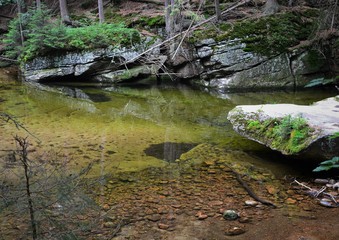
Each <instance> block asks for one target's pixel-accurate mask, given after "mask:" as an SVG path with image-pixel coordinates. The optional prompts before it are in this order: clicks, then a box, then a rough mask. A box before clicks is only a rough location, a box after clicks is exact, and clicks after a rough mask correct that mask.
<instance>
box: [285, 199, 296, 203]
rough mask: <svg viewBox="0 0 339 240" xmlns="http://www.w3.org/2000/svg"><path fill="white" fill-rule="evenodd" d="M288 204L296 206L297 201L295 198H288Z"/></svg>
mask: <svg viewBox="0 0 339 240" xmlns="http://www.w3.org/2000/svg"><path fill="white" fill-rule="evenodd" d="M285 202H286V203H287V204H295V203H296V202H297V200H295V199H293V198H287V199H286V201H285Z"/></svg>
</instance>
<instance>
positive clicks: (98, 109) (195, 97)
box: [0, 84, 335, 175]
mask: <svg viewBox="0 0 339 240" xmlns="http://www.w3.org/2000/svg"><path fill="white" fill-rule="evenodd" d="M59 88H60V86H59ZM67 88H68V89H71V91H73V92H78V93H80V92H81V95H82V96H86V97H83V98H75V97H68V96H65V95H63V94H60V93H58V92H50V91H43V90H37V89H35V88H32V87H29V86H22V85H13V86H10V87H8V86H7V87H0V99H1V101H0V111H4V112H6V113H9V114H12V115H14V116H17V117H18V119H19V121H20V122H21V123H22V124H24V125H25V127H26V128H27V129H29V130H30V132H32V133H34V135H36V136H37V137H38V138H39V139H40V140H41V144H39V146H38V147H37V148H36V149H35V151H36V152H37V153H42V152H45V151H49V150H54V151H59V152H60V153H62V154H63V155H64V156H65V157H67V158H69V159H70V160H71V162H72V163H73V166H79V167H80V166H86V164H88V163H90V162H93V161H96V162H100V166H98V167H97V168H95V169H94V171H93V174H98V175H104V174H108V173H110V172H112V171H121V172H124V171H138V170H141V169H144V168H148V167H163V166H166V165H167V164H168V163H169V162H173V161H174V160H175V159H177V158H179V157H180V154H181V153H182V152H185V151H188V150H190V149H191V148H192V147H194V146H195V145H196V144H200V143H209V144H214V145H218V146H221V147H223V148H225V149H227V150H241V151H246V152H252V153H255V154H256V153H258V154H257V155H258V156H259V155H260V153H265V156H267V154H268V155H269V153H270V152H271V151H270V150H268V149H267V148H265V147H263V146H261V145H259V144H257V143H254V142H252V141H249V140H246V139H244V138H242V137H240V136H239V135H237V134H236V133H235V132H234V131H233V130H232V127H231V125H230V123H229V122H228V121H227V114H228V112H229V110H231V109H232V108H234V107H235V106H236V105H238V104H262V103H295V104H311V103H312V102H314V101H318V100H321V99H324V98H326V97H330V96H333V95H334V94H335V93H331V92H329V91H325V90H324V91H317V92H314V91H311V90H307V91H301V92H284V91H281V92H271V93H232V94H231V93H229V94H227V95H223V96H220V95H219V96H215V95H213V94H209V93H206V92H201V91H198V90H193V89H191V88H189V87H188V86H185V85H181V86H168V85H161V86H151V85H145V86H143V88H134V87H131V86H125V87H120V88H117V87H105V88H96V87H94V86H91V85H84V86H81V85H76V84H69V86H67ZM67 91H70V90H67ZM0 131H1V139H0V142H1V146H2V147H1V149H0V150H1V152H0V155H5V153H6V150H9V149H14V148H15V146H14V144H13V141H12V140H11V139H12V135H13V133H19V134H21V135H27V133H25V132H24V131H22V130H17V129H15V127H14V126H12V125H10V124H3V125H2V126H0ZM31 142H32V143H33V144H34V145H35V146H36V145H37V143H35V141H34V139H32V140H31ZM167 153H168V154H167ZM272 156H273V155H272ZM277 156H278V157H277ZM274 158H275V159H276V158H282V159H283V157H282V156H281V155H274ZM163 160H165V161H163ZM263 161H266V160H265V159H263V158H261V157H258V164H260V163H262V162H263ZM278 161H279V160H278ZM268 165H269V167H270V168H272V170H273V171H275V172H280V171H281V168H282V166H281V165H279V166H278V167H277V166H275V164H268ZM283 168H286V169H287V170H286V171H287V172H288V166H287V165H284V166H283Z"/></svg>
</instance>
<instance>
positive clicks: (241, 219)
mask: <svg viewBox="0 0 339 240" xmlns="http://www.w3.org/2000/svg"><path fill="white" fill-rule="evenodd" d="M251 221H252V220H251V219H250V218H249V217H241V218H240V219H239V222H240V223H249V222H251Z"/></svg>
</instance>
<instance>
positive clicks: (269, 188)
mask: <svg viewBox="0 0 339 240" xmlns="http://www.w3.org/2000/svg"><path fill="white" fill-rule="evenodd" d="M266 190H267V192H268V193H269V194H271V195H275V194H277V193H278V192H279V189H277V188H275V187H274V186H272V185H267V186H266Z"/></svg>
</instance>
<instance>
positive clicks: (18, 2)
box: [16, 0, 25, 46]
mask: <svg viewBox="0 0 339 240" xmlns="http://www.w3.org/2000/svg"><path fill="white" fill-rule="evenodd" d="M16 5H17V8H18V18H19V31H20V40H21V46H24V40H25V39H24V34H23V29H22V18H21V13H22V12H21V11H22V8H21V2H20V0H16Z"/></svg>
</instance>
